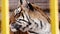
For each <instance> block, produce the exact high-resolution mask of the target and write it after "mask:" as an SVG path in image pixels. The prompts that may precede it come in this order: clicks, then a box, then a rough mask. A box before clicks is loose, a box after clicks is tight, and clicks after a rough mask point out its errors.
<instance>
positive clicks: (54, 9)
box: [50, 0, 59, 34]
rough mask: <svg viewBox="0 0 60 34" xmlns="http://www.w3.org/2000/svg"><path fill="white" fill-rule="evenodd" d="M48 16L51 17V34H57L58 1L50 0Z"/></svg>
mask: <svg viewBox="0 0 60 34" xmlns="http://www.w3.org/2000/svg"><path fill="white" fill-rule="evenodd" d="M50 15H51V28H52V34H59V25H58V0H50Z"/></svg>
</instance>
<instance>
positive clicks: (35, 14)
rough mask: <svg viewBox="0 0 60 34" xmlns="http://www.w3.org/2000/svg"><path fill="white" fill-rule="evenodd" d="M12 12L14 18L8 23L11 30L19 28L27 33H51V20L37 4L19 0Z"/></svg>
mask: <svg viewBox="0 0 60 34" xmlns="http://www.w3.org/2000/svg"><path fill="white" fill-rule="evenodd" d="M14 14H15V15H14V19H15V20H14V21H13V22H12V23H10V29H11V31H12V32H16V31H18V30H21V31H22V32H26V31H27V32H28V34H51V24H50V21H51V20H50V18H49V17H48V16H47V15H46V14H45V13H44V12H43V10H42V9H41V8H40V7H39V6H37V5H35V4H32V3H30V2H28V1H27V0H19V7H18V8H16V9H15V10H14Z"/></svg>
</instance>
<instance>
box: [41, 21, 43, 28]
mask: <svg viewBox="0 0 60 34" xmlns="http://www.w3.org/2000/svg"><path fill="white" fill-rule="evenodd" d="M40 25H41V29H42V27H43V25H42V21H41V20H40Z"/></svg>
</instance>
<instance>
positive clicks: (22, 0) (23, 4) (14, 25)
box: [10, 0, 33, 32]
mask: <svg viewBox="0 0 60 34" xmlns="http://www.w3.org/2000/svg"><path fill="white" fill-rule="evenodd" d="M26 9H30V10H33V8H32V5H31V4H30V3H29V2H28V1H27V0H19V7H18V8H17V9H15V10H14V13H13V15H12V16H11V18H10V28H11V30H12V31H13V32H15V31H17V30H19V28H20V27H21V30H22V28H23V27H24V26H22V25H23V24H22V23H21V24H19V23H18V22H16V21H18V20H17V19H19V18H20V19H23V17H24V16H23V17H22V16H21V15H23V14H22V12H23V11H24V10H26ZM21 21H23V22H25V26H26V24H27V23H26V22H27V21H25V20H21Z"/></svg>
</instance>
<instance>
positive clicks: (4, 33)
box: [1, 0, 9, 34]
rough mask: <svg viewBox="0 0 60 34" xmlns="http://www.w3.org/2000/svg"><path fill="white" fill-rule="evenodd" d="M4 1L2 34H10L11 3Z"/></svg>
mask: <svg viewBox="0 0 60 34" xmlns="http://www.w3.org/2000/svg"><path fill="white" fill-rule="evenodd" d="M1 1H2V4H1V5H2V24H1V26H2V28H1V30H2V34H9V8H8V7H9V2H8V0H1Z"/></svg>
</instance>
